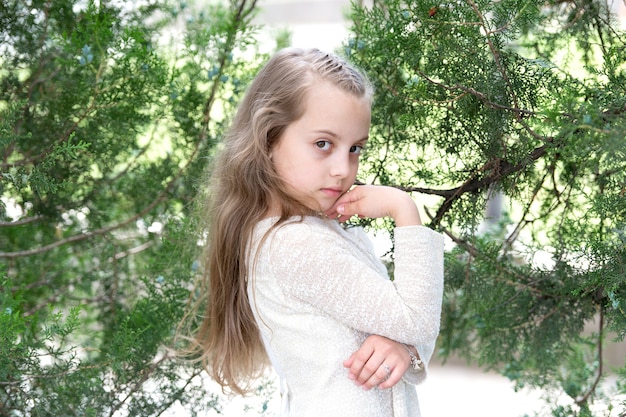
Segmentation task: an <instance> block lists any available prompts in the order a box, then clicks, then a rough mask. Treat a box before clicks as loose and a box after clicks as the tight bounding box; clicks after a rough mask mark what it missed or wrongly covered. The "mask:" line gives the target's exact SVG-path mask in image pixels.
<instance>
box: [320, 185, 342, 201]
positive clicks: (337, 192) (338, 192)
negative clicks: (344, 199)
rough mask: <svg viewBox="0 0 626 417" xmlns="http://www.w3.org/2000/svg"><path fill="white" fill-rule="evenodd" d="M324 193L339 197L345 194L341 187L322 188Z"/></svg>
mask: <svg viewBox="0 0 626 417" xmlns="http://www.w3.org/2000/svg"><path fill="white" fill-rule="evenodd" d="M322 193H324V194H326V195H327V196H329V197H334V198H338V197H339V196H340V195H341V194H343V190H342V189H341V188H332V187H331V188H322Z"/></svg>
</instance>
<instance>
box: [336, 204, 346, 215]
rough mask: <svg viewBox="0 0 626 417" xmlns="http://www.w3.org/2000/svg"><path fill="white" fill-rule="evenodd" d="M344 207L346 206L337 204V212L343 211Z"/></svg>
mask: <svg viewBox="0 0 626 417" xmlns="http://www.w3.org/2000/svg"><path fill="white" fill-rule="evenodd" d="M345 209H346V208H345V207H344V206H339V207H337V213H341V214H343V212H344V211H345Z"/></svg>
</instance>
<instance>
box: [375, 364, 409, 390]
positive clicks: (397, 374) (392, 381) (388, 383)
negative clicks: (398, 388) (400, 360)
mask: <svg viewBox="0 0 626 417" xmlns="http://www.w3.org/2000/svg"><path fill="white" fill-rule="evenodd" d="M402 375H403V372H402V371H401V368H400V367H393V368H392V369H391V373H390V374H389V378H387V379H385V380H384V381H382V382H381V383H380V384H379V385H378V388H380V389H387V388H391V387H393V386H394V385H396V384H397V383H398V382H399V381H400V379H402Z"/></svg>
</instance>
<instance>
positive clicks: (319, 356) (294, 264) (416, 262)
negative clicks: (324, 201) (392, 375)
mask: <svg viewBox="0 0 626 417" xmlns="http://www.w3.org/2000/svg"><path fill="white" fill-rule="evenodd" d="M275 222H276V218H270V219H265V220H263V221H261V222H259V224H258V225H257V227H256V229H255V235H254V241H253V244H252V246H251V252H250V254H251V256H250V265H249V272H250V279H249V284H248V295H249V298H250V302H251V305H252V310H253V312H254V314H255V318H256V320H257V323H258V325H259V329H260V331H261V336H262V338H263V342H264V344H265V348H266V350H267V353H268V356H269V358H270V361H271V363H272V365H273V367H274V369H275V370H276V372H277V373H278V375H279V376H280V380H281V396H282V411H281V416H282V417H287V416H289V417H352V416H354V417H391V416H394V417H419V415H420V412H419V405H418V402H417V394H416V391H415V387H414V384H417V383H419V382H421V381H422V380H423V379H424V378H425V377H426V373H427V370H426V369H424V370H420V371H414V370H413V369H412V368H410V367H409V371H407V372H406V373H405V375H404V377H403V379H402V380H401V381H400V382H399V383H397V384H396V385H395V386H394V387H393V388H391V389H386V390H383V389H378V388H374V389H371V390H369V391H365V390H364V389H363V388H360V387H357V386H356V385H355V384H354V382H353V381H352V380H350V379H349V378H348V371H347V369H346V368H344V366H343V361H344V360H345V359H347V358H348V357H349V356H350V355H351V354H352V353H353V352H355V351H356V350H357V349H358V348H359V347H360V346H361V344H362V343H363V341H364V340H365V338H366V337H367V336H368V335H370V334H377V335H381V336H385V337H388V338H390V339H393V340H396V341H399V342H402V343H407V344H409V345H413V346H415V347H416V348H417V349H418V351H419V355H420V357H421V359H422V360H423V361H424V363H425V364H428V361H429V360H430V357H431V356H432V353H433V349H434V346H435V341H436V338H437V335H438V333H439V322H440V316H441V303H442V294H443V237H442V235H441V234H439V233H437V232H434V231H433V230H431V229H429V228H427V227H423V226H406V227H399V228H396V229H395V233H394V234H395V252H394V281H393V282H392V281H390V280H389V276H388V274H387V270H386V268H385V266H384V265H383V264H382V262H381V261H380V260H379V259H378V258H377V256H376V255H375V252H374V249H373V246H372V244H371V241H370V240H369V238H368V237H367V236H366V235H365V233H364V232H363V230H362V229H360V228H350V229H346V230H344V228H343V227H341V225H340V224H339V223H338V222H336V221H333V220H327V219H321V218H316V217H304V218H303V219H302V220H301V219H300V218H299V217H298V218H294V219H291V220H289V221H288V223H287V224H285V225H282V226H281V227H279V228H278V229H275V230H273V231H272V232H271V233H270V235H269V236H268V237H267V239H266V240H265V241H261V239H262V237H263V236H264V235H265V233H266V232H267V231H268V230H269V228H270V227H271V226H272V225H273V224H274V223H275ZM259 245H261V246H260V249H259ZM257 249H259V251H258V252H257ZM255 254H256V255H257V256H256V257H255ZM424 368H426V367H424Z"/></svg>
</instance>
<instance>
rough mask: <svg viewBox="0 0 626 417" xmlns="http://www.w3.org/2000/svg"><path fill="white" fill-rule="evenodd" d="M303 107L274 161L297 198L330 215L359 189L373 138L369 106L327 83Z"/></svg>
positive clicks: (277, 148) (276, 149) (365, 100)
mask: <svg viewBox="0 0 626 417" xmlns="http://www.w3.org/2000/svg"><path fill="white" fill-rule="evenodd" d="M304 106H305V107H304V109H305V111H304V114H303V115H302V117H301V118H300V119H298V120H296V121H295V122H293V123H292V124H291V125H289V126H288V127H287V128H286V129H285V131H284V132H283V134H282V136H281V137H280V139H279V140H278V143H277V144H276V145H275V146H274V147H273V148H272V150H271V156H272V160H273V161H274V165H275V168H276V171H277V173H278V175H279V176H280V177H281V178H282V180H283V181H285V182H286V183H287V185H288V186H289V187H291V190H292V192H293V193H294V194H295V197H297V198H299V199H300V200H301V201H304V202H305V203H306V204H307V205H308V206H309V208H311V209H313V210H319V211H321V212H325V211H327V210H328V209H330V208H331V207H332V206H333V205H334V203H335V201H337V199H338V198H339V197H340V196H341V195H342V194H343V193H345V192H346V191H348V190H349V189H350V187H351V186H352V185H353V184H354V180H355V179H356V173H357V169H358V166H359V154H360V153H361V151H362V150H363V148H364V147H365V144H366V142H367V138H368V135H369V128H370V116H371V109H370V101H369V99H368V98H358V97H356V96H354V95H352V94H350V93H347V92H344V91H343V90H341V89H339V88H337V87H335V86H334V85H332V84H330V83H328V82H322V83H321V84H320V85H318V86H315V87H314V88H312V89H311V90H310V91H309V92H308V93H307V96H306V97H305V100H304Z"/></svg>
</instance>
